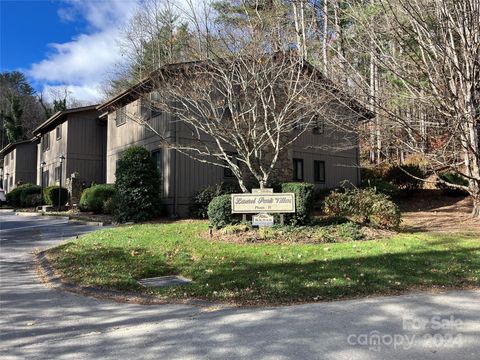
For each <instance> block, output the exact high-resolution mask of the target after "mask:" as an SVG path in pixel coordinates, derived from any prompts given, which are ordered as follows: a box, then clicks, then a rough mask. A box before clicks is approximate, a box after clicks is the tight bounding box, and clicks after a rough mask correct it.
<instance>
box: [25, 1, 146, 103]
mask: <svg viewBox="0 0 480 360" xmlns="http://www.w3.org/2000/svg"><path fill="white" fill-rule="evenodd" d="M66 6H67V7H65V8H61V9H59V11H58V14H59V17H60V18H61V20H62V21H66V22H72V21H74V20H75V19H76V18H77V17H78V16H81V17H82V18H83V19H85V20H86V22H87V23H88V25H89V29H88V30H89V32H88V33H82V34H78V35H77V36H76V37H75V38H73V39H72V40H71V41H69V42H66V43H61V44H60V43H54V44H50V47H51V49H52V52H51V53H50V54H48V55H47V56H46V58H45V59H43V60H42V61H40V62H38V63H35V64H32V66H31V67H30V69H29V70H28V74H29V76H30V77H32V78H33V79H34V80H35V81H36V82H38V83H40V84H42V86H43V89H44V90H48V89H52V88H59V87H61V88H67V89H68V90H69V91H71V93H72V96H73V97H74V98H76V99H78V100H80V101H82V102H95V101H99V100H100V99H101V91H100V90H99V88H100V85H101V84H102V83H103V82H104V81H105V80H106V79H107V78H109V77H110V75H111V74H112V73H113V70H114V68H115V66H116V65H117V64H119V63H121V61H122V54H121V49H120V45H119V43H118V40H119V38H120V32H121V29H122V28H123V27H125V25H126V24H127V23H128V20H129V19H130V17H131V16H132V15H133V13H134V10H135V7H136V6H137V0H104V1H98V0H69V1H66ZM45 92H47V91H45Z"/></svg>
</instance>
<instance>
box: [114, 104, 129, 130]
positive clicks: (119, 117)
mask: <svg viewBox="0 0 480 360" xmlns="http://www.w3.org/2000/svg"><path fill="white" fill-rule="evenodd" d="M126 122H127V113H126V108H125V107H121V108H119V109H117V110H116V111H115V124H116V125H117V126H120V125H122V124H125V123H126Z"/></svg>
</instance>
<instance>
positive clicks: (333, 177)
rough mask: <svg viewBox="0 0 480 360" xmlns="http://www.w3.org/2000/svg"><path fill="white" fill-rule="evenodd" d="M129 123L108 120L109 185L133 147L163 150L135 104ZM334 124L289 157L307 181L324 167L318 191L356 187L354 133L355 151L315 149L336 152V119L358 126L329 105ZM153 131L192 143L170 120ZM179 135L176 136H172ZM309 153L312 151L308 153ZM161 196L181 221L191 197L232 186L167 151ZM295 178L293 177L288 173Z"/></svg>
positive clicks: (211, 169) (216, 171)
mask: <svg viewBox="0 0 480 360" xmlns="http://www.w3.org/2000/svg"><path fill="white" fill-rule="evenodd" d="M126 113H127V121H126V122H125V123H124V124H122V125H120V126H117V125H116V122H115V118H116V117H115V112H111V113H109V114H108V121H107V122H108V131H107V182H108V183H113V182H115V170H116V162H117V160H118V159H119V158H120V157H121V154H122V152H123V151H124V150H126V149H127V148H129V147H131V146H133V145H140V146H144V147H145V148H146V149H147V150H149V151H153V150H155V149H158V148H159V147H161V146H162V144H161V141H160V138H159V137H158V136H157V135H155V134H153V133H152V132H151V131H148V130H147V129H146V128H145V127H144V126H143V125H141V124H139V123H137V122H135V121H133V120H132V118H135V117H137V116H138V114H139V103H138V101H134V102H132V103H130V104H128V105H127V106H126ZM331 114H332V118H331V119H329V120H330V122H331V124H330V125H329V122H328V121H327V123H326V127H325V131H324V134H313V133H312V131H311V130H307V131H306V132H305V133H304V134H303V135H302V136H301V137H300V138H299V139H298V140H297V141H296V142H295V143H294V144H293V145H292V147H291V149H290V150H289V151H288V152H287V153H288V157H289V158H290V160H292V159H293V158H294V157H295V158H301V159H303V160H304V177H305V181H308V182H314V178H313V166H314V165H313V161H314V160H319V161H324V162H325V177H326V179H325V180H326V181H325V183H321V184H320V183H319V184H316V186H317V188H327V187H328V188H333V187H338V186H340V184H341V183H342V181H344V180H347V181H349V182H351V183H352V184H358V182H359V171H358V167H357V165H358V139H357V138H356V136H357V135H356V133H355V132H353V133H350V134H348V136H349V137H353V138H354V139H355V142H354V143H355V144H357V145H356V146H354V147H353V148H350V149H348V150H338V151H333V150H320V149H318V148H315V147H319V146H322V145H323V146H325V145H328V146H329V147H331V148H334V147H338V145H339V143H340V140H341V139H342V138H344V137H345V136H346V134H345V133H342V131H341V130H339V129H337V128H336V127H335V126H331V125H332V124H334V123H335V119H338V118H342V119H350V120H351V121H352V127H353V128H354V127H355V125H356V121H357V119H356V118H355V116H354V115H353V114H352V112H351V111H349V110H348V109H346V108H345V107H344V106H342V105H341V104H332V105H331ZM151 122H152V124H153V126H154V127H155V129H157V131H158V132H160V133H161V134H162V135H163V136H165V137H168V138H171V139H173V138H175V137H177V139H178V140H179V141H182V140H187V141H188V140H189V139H191V138H192V132H191V130H190V129H189V128H188V127H187V126H186V125H185V124H182V123H179V122H175V121H173V118H172V117H171V116H169V115H166V114H161V115H160V116H159V117H157V118H155V119H152V120H151ZM176 131H178V133H176ZM312 147H313V148H312ZM162 172H163V179H164V182H163V195H164V202H165V203H166V204H167V206H168V209H169V212H170V213H171V214H172V213H173V210H174V204H175V203H176V209H177V210H176V213H177V214H178V215H180V216H187V215H188V212H189V207H190V203H191V200H192V196H193V195H194V194H195V193H196V192H197V191H199V190H201V189H202V188H204V187H206V186H208V185H213V184H218V183H220V182H222V181H235V179H228V178H227V179H226V178H224V176H223V168H221V167H217V166H214V165H211V164H205V163H201V162H198V161H196V160H193V159H191V158H189V157H188V156H185V155H183V154H180V153H178V152H176V151H175V150H171V149H165V150H164V151H163V169H162ZM292 177H293V173H292Z"/></svg>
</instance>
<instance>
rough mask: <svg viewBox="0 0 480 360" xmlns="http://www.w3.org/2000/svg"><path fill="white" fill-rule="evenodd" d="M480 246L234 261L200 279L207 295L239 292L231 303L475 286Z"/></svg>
mask: <svg viewBox="0 0 480 360" xmlns="http://www.w3.org/2000/svg"><path fill="white" fill-rule="evenodd" d="M479 250H480V247H477V248H473V249H463V250H454V251H428V252H422V253H414V254H411V253H400V254H398V253H397V254H384V255H379V256H367V257H358V258H346V259H335V260H327V261H325V260H321V259H319V260H312V261H309V262H285V263H270V264H259V263H253V262H251V261H248V260H247V259H241V260H240V259H238V260H237V263H238V266H237V267H236V269H235V270H233V271H232V269H231V267H225V266H219V267H217V268H216V269H215V270H214V271H213V273H211V274H204V275H200V277H199V278H196V279H195V281H196V282H197V283H204V284H205V283H208V284H209V290H208V292H204V295H208V294H209V293H211V292H212V291H218V292H220V291H222V290H224V289H229V290H235V289H239V290H241V289H243V290H244V289H250V290H249V291H247V292H244V291H240V292H239V293H238V294H237V295H236V296H235V300H247V301H248V300H255V299H259V295H260V297H263V296H265V297H266V298H267V299H269V300H270V301H273V302H274V303H282V302H289V301H292V300H293V301H295V300H299V301H305V300H307V301H311V300H312V299H314V298H321V299H337V298H343V297H355V296H361V295H369V294H384V293H385V294H386V293H395V292H399V291H402V290H406V289H409V288H414V287H418V288H422V287H429V286H446V287H457V286H458V287H471V286H478V285H479V275H480V273H479V270H478V269H480V259H479V257H478V254H477V255H475V252H478V251H479Z"/></svg>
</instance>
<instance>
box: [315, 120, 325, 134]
mask: <svg viewBox="0 0 480 360" xmlns="http://www.w3.org/2000/svg"><path fill="white" fill-rule="evenodd" d="M312 126H313V128H312V133H314V134H317V135H320V134H323V132H324V131H325V121H324V120H323V119H316V120H314V121H313V122H312Z"/></svg>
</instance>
